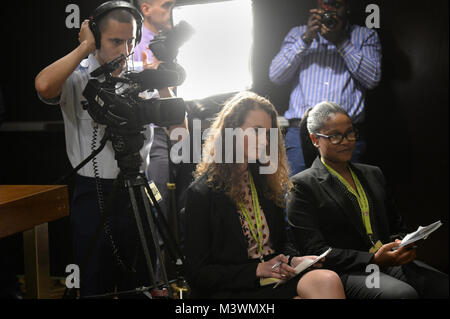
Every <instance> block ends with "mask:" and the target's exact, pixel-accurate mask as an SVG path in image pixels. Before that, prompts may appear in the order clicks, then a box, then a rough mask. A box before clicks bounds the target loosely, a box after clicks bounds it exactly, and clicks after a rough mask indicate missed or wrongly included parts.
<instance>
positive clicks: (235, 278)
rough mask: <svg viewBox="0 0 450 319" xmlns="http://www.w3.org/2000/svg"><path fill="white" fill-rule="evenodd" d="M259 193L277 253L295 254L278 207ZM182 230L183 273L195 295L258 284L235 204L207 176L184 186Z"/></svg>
mask: <svg viewBox="0 0 450 319" xmlns="http://www.w3.org/2000/svg"><path fill="white" fill-rule="evenodd" d="M255 183H257V181H256V179H255ZM256 186H257V189H259V187H258V184H257V185H256ZM258 196H259V200H260V205H261V207H262V209H263V211H264V215H265V217H266V220H267V223H268V225H269V230H270V238H271V241H272V244H273V248H274V249H275V251H276V254H281V253H285V254H290V255H293V256H295V255H297V253H296V251H295V250H294V249H293V246H292V245H290V244H289V243H288V241H287V236H286V226H287V224H286V222H285V219H284V213H283V209H281V208H279V207H277V206H276V205H275V204H274V203H273V202H272V201H269V200H266V199H265V198H264V197H263V196H262V194H261V193H260V192H258ZM185 231H186V237H185V255H186V264H187V272H186V277H187V279H188V283H189V284H190V286H191V288H192V291H193V292H194V295H195V298H211V297H212V298H214V297H218V296H219V297H223V296H226V295H227V292H228V293H230V292H232V291H236V290H239V291H246V290H253V289H257V288H258V287H259V279H258V278H257V277H256V268H257V266H258V262H259V260H251V259H249V258H248V252H247V249H248V248H247V241H246V239H245V237H244V234H243V232H242V228H241V223H240V220H239V215H238V213H237V208H236V205H235V204H234V203H233V202H232V201H231V200H230V199H229V198H228V197H227V196H225V195H224V194H223V193H218V192H216V191H214V190H213V189H212V188H210V187H209V186H208V185H207V184H206V175H204V176H202V177H201V178H199V179H197V180H196V181H194V183H193V184H192V185H191V186H190V187H189V189H188V192H187V202H186V229H185ZM274 256H275V255H274ZM274 256H271V257H274ZM271 257H266V260H268V259H270V258H271ZM230 295H231V296H232V293H230Z"/></svg>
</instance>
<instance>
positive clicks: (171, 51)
mask: <svg viewBox="0 0 450 319" xmlns="http://www.w3.org/2000/svg"><path fill="white" fill-rule="evenodd" d="M194 33H195V30H194V28H193V27H192V26H191V25H190V24H189V23H187V22H186V21H181V22H180V23H179V24H177V25H176V26H174V27H173V29H171V30H168V31H160V32H159V34H158V35H156V36H155V37H154V38H153V40H152V41H150V45H149V49H150V50H151V51H152V52H153V54H154V55H155V57H156V58H157V59H158V60H159V61H161V62H165V63H171V62H174V60H175V59H176V57H177V55H178V50H179V49H180V47H181V46H182V45H183V44H184V43H185V42H187V41H188V40H189V39H190V38H191V37H192V35H193V34H194Z"/></svg>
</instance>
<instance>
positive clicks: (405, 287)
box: [343, 261, 449, 299]
mask: <svg viewBox="0 0 450 319" xmlns="http://www.w3.org/2000/svg"><path fill="white" fill-rule="evenodd" d="M369 275H371V274H370V273H351V274H349V275H348V278H347V279H346V280H343V281H344V289H345V294H346V296H347V298H349V299H417V298H426V299H443V298H448V297H449V295H448V288H449V281H448V280H449V278H448V275H446V274H444V273H442V272H440V271H438V270H436V269H434V268H432V267H430V266H428V265H427V264H425V263H423V262H420V261H413V262H412V263H409V264H407V265H403V266H397V267H389V268H386V269H380V277H379V288H368V286H367V285H366V280H367V278H368V276H369ZM369 286H371V285H370V284H369Z"/></svg>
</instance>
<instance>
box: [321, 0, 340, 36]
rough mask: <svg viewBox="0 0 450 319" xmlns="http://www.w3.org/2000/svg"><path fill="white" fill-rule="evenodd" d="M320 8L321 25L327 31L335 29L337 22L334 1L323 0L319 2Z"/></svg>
mask: <svg viewBox="0 0 450 319" xmlns="http://www.w3.org/2000/svg"><path fill="white" fill-rule="evenodd" d="M321 7H322V9H323V10H324V12H323V13H322V14H321V18H322V24H323V25H325V26H326V27H327V28H328V29H334V28H336V26H337V24H338V21H337V18H336V17H337V13H336V0H323V1H321Z"/></svg>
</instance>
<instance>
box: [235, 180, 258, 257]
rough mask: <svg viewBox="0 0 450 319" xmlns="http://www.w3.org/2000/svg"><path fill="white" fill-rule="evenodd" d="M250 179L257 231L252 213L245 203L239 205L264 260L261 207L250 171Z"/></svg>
mask: <svg viewBox="0 0 450 319" xmlns="http://www.w3.org/2000/svg"><path fill="white" fill-rule="evenodd" d="M248 178H249V180H250V190H251V193H252V203H253V211H254V212H255V220H256V230H255V227H254V226H253V223H252V219H251V218H250V213H249V211H248V209H247V207H245V205H244V204H243V203H239V208H240V209H241V212H242V214H243V215H244V217H245V220H246V221H247V224H248V227H249V228H250V233H251V234H252V236H253V238H254V239H255V241H256V243H257V244H258V250H259V252H260V254H261V258H263V235H262V221H261V209H260V207H259V200H258V193H257V192H256V187H255V183H254V182H253V177H252V174H251V173H250V171H249V172H248Z"/></svg>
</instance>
